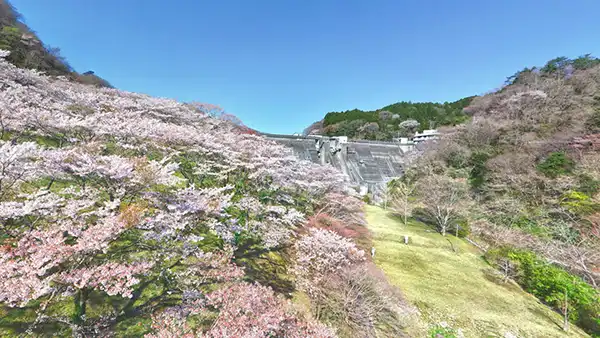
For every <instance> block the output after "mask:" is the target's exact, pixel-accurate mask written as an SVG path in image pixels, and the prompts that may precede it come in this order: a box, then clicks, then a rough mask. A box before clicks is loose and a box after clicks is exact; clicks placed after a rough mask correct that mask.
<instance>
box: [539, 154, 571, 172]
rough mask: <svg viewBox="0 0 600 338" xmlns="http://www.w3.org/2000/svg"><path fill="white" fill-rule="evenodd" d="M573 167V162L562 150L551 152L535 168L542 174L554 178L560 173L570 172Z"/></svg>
mask: <svg viewBox="0 0 600 338" xmlns="http://www.w3.org/2000/svg"><path fill="white" fill-rule="evenodd" d="M574 167H575V162H573V160H571V159H570V158H568V157H567V155H566V154H565V153H564V152H562V151H559V152H553V153H551V154H550V156H548V158H546V160H544V161H543V162H541V163H540V164H538V166H537V169H538V170H539V171H540V172H541V173H542V174H544V175H546V176H548V177H552V178H556V177H558V176H560V175H566V174H570V173H571V172H572V171H573V168H574Z"/></svg>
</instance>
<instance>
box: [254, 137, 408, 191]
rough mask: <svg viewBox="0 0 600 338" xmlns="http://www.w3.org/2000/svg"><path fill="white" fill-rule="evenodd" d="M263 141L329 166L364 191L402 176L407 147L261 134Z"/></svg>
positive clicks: (391, 143) (339, 138) (384, 143)
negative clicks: (279, 145)
mask: <svg viewBox="0 0 600 338" xmlns="http://www.w3.org/2000/svg"><path fill="white" fill-rule="evenodd" d="M263 136H264V137H266V138H267V139H270V140H272V141H275V142H277V143H280V144H283V145H285V146H288V147H290V148H291V149H292V150H293V152H294V155H295V156H296V157H298V158H299V159H302V160H307V161H311V162H314V163H319V164H322V165H332V166H333V167H335V168H337V169H338V170H340V171H341V172H343V173H344V174H345V175H347V176H348V178H349V179H350V181H351V182H352V183H353V184H355V185H356V186H359V187H360V188H361V190H363V191H365V190H366V191H369V192H375V191H376V190H378V189H379V188H378V187H381V185H382V184H385V183H386V182H388V181H389V180H390V179H392V178H396V177H400V176H402V174H403V173H404V165H405V162H406V152H408V151H410V149H411V147H410V145H403V144H400V143H398V142H383V141H348V140H347V138H346V137H344V136H338V137H327V136H317V135H310V136H296V135H279V134H263Z"/></svg>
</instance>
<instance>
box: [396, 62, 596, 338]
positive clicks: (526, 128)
mask: <svg viewBox="0 0 600 338" xmlns="http://www.w3.org/2000/svg"><path fill="white" fill-rule="evenodd" d="M464 111H465V112H466V113H468V114H469V116H470V117H471V118H470V121H469V122H467V123H466V124H464V125H461V126H457V127H454V128H448V130H447V132H446V133H445V134H444V135H443V137H442V139H441V140H440V141H439V142H437V143H434V144H430V145H429V147H428V148H427V149H426V150H425V151H424V155H423V156H422V157H421V158H419V159H418V160H416V161H415V162H414V163H413V164H412V165H411V167H410V168H408V170H407V173H406V175H405V177H404V178H403V179H402V180H398V181H396V182H393V183H392V184H391V189H392V190H391V192H392V194H395V196H396V197H394V199H395V201H394V202H393V204H395V205H396V207H397V208H398V210H399V212H400V213H402V214H410V211H411V209H413V215H415V216H417V217H419V218H420V219H422V220H425V221H427V222H428V223H430V224H432V225H434V226H436V227H437V229H438V230H439V231H440V232H441V233H442V234H443V235H447V234H454V232H455V231H456V232H457V234H458V235H459V236H465V235H468V236H469V237H470V238H471V239H472V240H475V241H476V242H478V243H479V245H480V246H481V247H482V248H483V249H486V250H487V253H486V259H487V260H488V261H489V262H490V264H492V265H493V266H495V267H496V268H497V269H499V270H500V271H502V272H503V274H504V276H505V278H506V280H514V281H516V282H518V283H519V284H520V285H521V286H522V287H523V288H524V289H525V290H526V291H528V292H530V293H531V294H533V295H535V296H536V297H538V298H539V299H540V300H541V301H543V302H544V303H546V304H548V305H550V306H552V307H554V308H555V309H556V311H557V312H559V313H561V314H563V315H564V316H565V317H566V318H568V319H569V321H570V322H572V323H576V324H577V325H580V326H581V327H582V328H583V329H584V330H586V331H587V332H588V333H591V334H594V335H596V336H598V335H600V293H599V292H598V285H599V283H600V222H599V220H600V194H599V191H600V190H599V189H600V153H599V152H598V149H599V148H598V146H599V145H600V142H598V140H599V139H600V138H599V134H598V133H599V132H600V60H599V59H596V58H594V57H592V56H589V55H586V56H582V57H579V58H577V59H568V58H562V57H561V58H556V59H553V60H550V61H549V62H548V63H547V64H546V65H544V66H542V67H540V68H535V67H534V68H527V69H525V70H523V71H521V72H518V73H517V74H515V75H514V76H512V77H509V78H508V80H507V85H506V86H505V87H504V88H502V89H500V90H498V91H496V92H494V93H490V94H488V95H485V96H481V97H477V98H475V99H474V100H473V101H472V102H471V104H470V105H469V106H468V107H466V108H465V109H464ZM469 232H471V233H470V234H469ZM567 324H568V323H567V322H565V323H564V324H563V325H564V326H565V327H566V326H567Z"/></svg>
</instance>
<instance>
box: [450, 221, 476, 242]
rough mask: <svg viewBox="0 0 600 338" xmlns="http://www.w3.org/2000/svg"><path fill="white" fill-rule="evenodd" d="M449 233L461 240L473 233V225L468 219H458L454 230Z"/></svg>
mask: <svg viewBox="0 0 600 338" xmlns="http://www.w3.org/2000/svg"><path fill="white" fill-rule="evenodd" d="M449 233H452V234H453V235H455V236H457V237H460V238H464V237H467V236H469V234H470V233H471V225H470V224H469V220H467V219H466V218H461V219H458V220H457V221H456V224H455V225H454V229H452V230H451V231H449Z"/></svg>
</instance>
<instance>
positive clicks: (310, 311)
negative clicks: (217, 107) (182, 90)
mask: <svg viewBox="0 0 600 338" xmlns="http://www.w3.org/2000/svg"><path fill="white" fill-rule="evenodd" d="M8 55H9V52H6V51H1V52H0V84H1V85H2V88H3V90H2V92H0V169H1V170H0V224H1V225H0V334H1V335H3V336H9V337H14V336H21V335H27V334H33V335H48V336H50V335H52V336H60V337H62V336H74V337H111V336H116V337H125V336H126V337H142V336H145V337H196V336H197V337H267V336H277V337H335V336H340V337H360V336H364V337H374V336H376V335H377V334H379V335H384V336H393V337H398V336H403V326H404V324H403V318H404V317H405V314H406V311H405V310H406V309H407V307H405V306H404V302H403V301H402V298H401V297H400V296H399V295H398V294H397V293H394V292H393V290H392V289H391V288H390V287H389V286H388V285H387V284H386V282H385V280H384V279H381V278H379V276H378V275H377V271H376V269H375V268H374V266H372V264H370V263H369V262H367V261H366V259H365V254H364V251H362V250H361V249H360V248H359V247H357V245H356V244H355V239H362V240H368V238H366V237H365V236H364V231H362V232H361V231H360V229H364V228H363V227H362V225H361V224H362V222H363V214H362V203H361V202H360V201H359V200H358V199H357V198H355V197H353V191H352V190H349V189H348V187H347V185H346V181H345V179H344V177H343V176H342V175H341V174H340V173H339V172H337V171H335V170H334V169H332V168H330V167H325V166H319V165H315V164H311V163H310V162H301V161H299V160H297V159H296V158H295V157H294V156H293V154H292V152H291V150H290V149H287V148H284V147H282V146H279V145H277V144H275V143H273V142H269V141H267V140H265V139H264V138H261V137H258V136H255V135H251V134H248V133H246V132H245V129H243V128H240V127H239V126H237V125H235V124H233V123H231V122H229V121H227V120H224V119H215V118H212V117H210V116H209V115H207V114H205V113H203V111H207V110H211V109H212V108H211V107H213V106H211V105H206V106H202V105H197V104H196V105H187V104H182V103H178V102H175V101H172V100H167V99H159V98H153V97H149V96H146V95H140V94H135V93H128V92H123V91H119V90H116V89H110V88H98V87H95V86H88V85H83V84H79V83H74V82H70V81H68V80H67V79H65V78H54V77H48V76H42V75H39V73H37V72H33V71H30V70H27V69H19V68H17V67H15V66H14V65H12V64H10V63H9V62H7V61H6V60H5V58H6V57H7V56H8ZM333 225H336V226H335V227H334V226H333ZM352 229H354V230H352ZM292 294H294V295H299V296H301V297H299V298H303V299H306V300H307V301H306V302H303V304H304V305H305V306H299V305H297V304H293V303H291V302H290V301H289V300H288V299H286V298H289V297H290V296H291V295H292Z"/></svg>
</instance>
